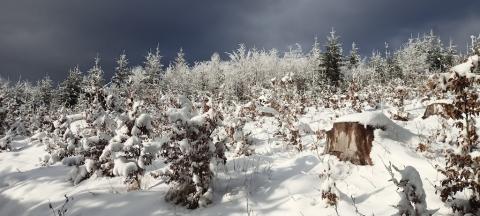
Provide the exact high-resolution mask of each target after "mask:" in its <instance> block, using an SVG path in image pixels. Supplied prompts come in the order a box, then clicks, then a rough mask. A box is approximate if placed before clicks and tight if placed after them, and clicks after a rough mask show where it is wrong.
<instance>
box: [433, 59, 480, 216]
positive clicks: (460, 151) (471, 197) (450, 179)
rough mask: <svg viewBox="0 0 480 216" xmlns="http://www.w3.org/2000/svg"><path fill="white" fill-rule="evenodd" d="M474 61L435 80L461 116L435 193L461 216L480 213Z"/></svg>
mask: <svg viewBox="0 0 480 216" xmlns="http://www.w3.org/2000/svg"><path fill="white" fill-rule="evenodd" d="M478 58H479V57H478V56H477V55H475V56H471V57H469V58H468V60H467V62H465V63H462V64H460V65H457V66H455V67H453V68H452V69H451V70H452V72H451V73H449V74H448V75H444V76H442V77H441V78H440V80H439V87H441V88H443V90H446V91H448V92H450V93H452V94H453V96H454V98H453V104H452V105H453V106H454V110H453V112H455V113H458V114H460V115H459V116H461V119H460V120H459V121H458V122H457V123H456V124H455V125H456V126H457V127H458V128H459V129H460V131H461V133H460V136H459V137H458V140H457V141H456V144H457V146H458V148H457V150H456V151H453V152H450V153H448V155H447V161H446V165H445V167H441V168H439V172H440V173H442V174H443V175H444V178H443V179H442V180H441V181H440V186H439V187H438V190H439V191H440V196H441V198H442V201H443V202H445V203H447V205H448V206H450V207H451V208H452V210H453V211H454V212H457V213H458V214H461V215H465V214H467V213H470V214H473V215H475V214H479V213H480V183H479V181H478V180H479V178H480V156H479V155H478V151H479V144H480V139H479V135H478V134H477V131H478V129H477V124H476V118H475V117H478V116H479V115H480V100H478V98H479V97H480V96H479V94H478V90H477V89H478V84H479V83H480V76H479V75H476V74H473V73H472V72H473V71H474V70H475V68H477V67H478Z"/></svg>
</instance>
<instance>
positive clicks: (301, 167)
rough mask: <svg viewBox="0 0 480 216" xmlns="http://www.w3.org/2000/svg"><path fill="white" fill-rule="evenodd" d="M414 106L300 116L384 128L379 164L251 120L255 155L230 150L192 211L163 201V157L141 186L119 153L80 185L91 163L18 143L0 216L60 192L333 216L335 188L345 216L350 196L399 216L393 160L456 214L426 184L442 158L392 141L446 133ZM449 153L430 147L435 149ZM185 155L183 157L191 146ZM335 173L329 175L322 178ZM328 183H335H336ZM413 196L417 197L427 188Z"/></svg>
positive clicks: (109, 202)
mask: <svg viewBox="0 0 480 216" xmlns="http://www.w3.org/2000/svg"><path fill="white" fill-rule="evenodd" d="M415 106H416V105H415V104H409V105H407V107H406V109H408V110H410V112H411V113H412V114H414V115H415V116H416V117H417V118H414V119H413V120H411V121H408V122H404V123H401V122H398V123H396V122H394V121H392V120H390V119H388V117H386V116H385V115H384V114H383V113H382V112H365V113H359V114H351V115H343V116H342V117H340V118H338V119H335V116H336V115H337V114H338V113H337V111H334V110H331V109H320V110H318V109H316V108H313V107H308V108H307V109H306V114H305V115H302V116H300V117H299V122H301V123H302V124H305V127H307V126H308V127H309V128H311V130H313V131H317V130H319V129H327V128H328V127H331V125H332V124H333V123H334V122H346V121H348V122H351V121H356V122H359V123H361V124H364V125H370V124H371V125H376V126H381V127H384V128H386V131H385V132H383V131H381V130H377V131H376V132H375V140H374V141H373V146H372V152H371V157H372V161H373V163H374V165H373V166H355V165H353V164H351V163H348V162H341V161H339V160H338V159H337V158H336V157H335V156H332V155H321V154H317V152H316V151H314V150H305V151H304V152H300V153H298V152H296V151H291V150H289V149H288V147H286V146H285V145H284V144H283V143H282V141H281V140H279V139H277V138H275V136H274V134H275V132H276V131H277V130H278V126H277V124H276V120H275V118H274V117H267V116H264V117H260V118H259V119H258V120H255V121H250V122H247V123H246V125H245V127H244V133H249V134H251V135H250V137H251V138H252V141H253V145H254V148H255V154H253V155H252V156H249V157H243V156H242V157H232V155H231V154H232V153H229V154H230V155H228V156H227V157H228V159H229V160H228V161H227V164H226V165H225V166H223V165H217V166H216V167H215V170H216V173H217V174H216V175H215V177H214V179H213V187H212V188H211V189H209V190H208V191H207V192H206V193H205V194H203V195H202V196H201V198H200V201H199V204H200V205H201V206H203V207H204V208H199V209H196V210H187V209H184V208H183V207H181V206H175V205H174V204H172V203H168V202H166V201H164V199H163V198H162V195H163V194H165V193H166V192H167V191H168V186H166V185H165V184H163V183H162V180H157V179H153V178H152V177H151V176H150V175H149V174H148V173H149V172H150V171H158V170H163V169H164V168H165V165H164V164H163V162H161V161H156V162H155V164H154V166H146V167H142V168H146V169H147V170H146V174H145V177H144V178H143V179H142V181H141V182H142V185H143V186H142V188H146V189H145V190H141V191H135V192H126V190H127V189H126V186H125V185H124V183H123V181H124V177H125V176H128V175H129V174H131V173H132V172H134V171H136V170H138V168H139V167H141V163H140V162H138V161H129V160H126V159H125V158H123V157H119V158H117V159H115V161H114V170H113V171H114V173H113V174H114V175H115V176H118V177H113V178H110V177H93V178H88V179H86V180H83V179H84V178H86V177H87V176H89V175H90V173H89V170H92V163H91V162H90V161H89V160H88V159H86V160H85V165H81V166H73V167H66V166H64V165H62V164H60V163H56V164H53V165H50V166H46V167H42V166H40V165H39V164H38V157H39V155H44V153H45V151H44V146H43V145H38V144H35V143H34V142H33V143H32V142H30V140H29V139H24V140H14V141H13V142H12V145H13V146H24V147H25V148H24V149H23V150H22V151H19V152H2V153H0V154H1V157H0V173H1V174H0V191H1V192H0V212H1V215H19V216H22V215H50V213H51V212H50V211H49V209H48V202H49V201H50V202H52V204H53V205H55V206H58V205H60V204H61V203H62V202H63V199H64V197H63V195H65V194H67V195H68V196H69V197H73V198H74V199H73V200H72V201H71V204H70V205H69V212H70V214H71V215H118V216H122V215H175V214H177V215H197V216H203V215H205V216H206V215H235V216H236V215H246V214H247V213H246V212H247V211H251V212H252V214H255V215H305V216H309V215H336V213H335V210H334V208H332V207H325V205H324V200H322V199H321V191H322V190H323V189H328V188H330V189H332V191H333V192H334V193H336V194H337V195H338V197H339V201H338V204H337V209H338V212H339V215H355V208H354V207H353V205H352V200H351V198H350V197H351V196H353V197H354V198H355V200H356V205H357V207H358V209H359V211H360V212H362V213H363V214H365V215H372V214H375V215H392V214H394V213H395V212H397V210H396V209H395V208H394V207H393V206H394V205H396V204H398V201H399V200H400V197H399V195H398V194H397V193H396V191H397V187H396V186H395V185H394V184H393V183H392V182H389V181H388V180H389V179H390V177H389V174H388V172H387V171H386V169H385V167H384V165H383V163H388V162H389V161H391V162H392V163H393V164H395V165H396V166H398V167H399V168H400V169H403V168H405V169H406V170H409V168H407V167H409V166H413V167H415V168H416V169H417V170H418V173H419V174H420V177H421V178H420V177H415V176H414V174H412V173H414V172H410V171H408V172H407V171H405V176H406V178H407V177H408V178H409V179H413V180H411V182H412V184H416V185H420V184H421V183H422V182H423V184H422V186H423V189H424V192H423V194H425V200H426V203H427V204H428V208H429V209H437V208H439V210H438V212H437V214H439V215H448V214H449V212H450V210H449V209H448V208H447V207H445V206H444V204H443V203H442V202H441V200H440V197H439V196H438V195H437V194H435V188H434V186H433V185H432V184H430V183H427V182H435V181H436V180H438V179H439V174H438V172H437V170H436V168H435V167H434V166H433V165H434V164H442V163H444V159H442V158H441V157H432V158H426V157H425V156H424V155H422V154H421V153H419V152H417V151H415V148H416V147H417V146H416V144H418V142H417V141H418V140H415V139H412V140H410V141H409V142H405V141H404V140H402V139H396V137H395V136H394V135H398V133H399V132H400V134H402V133H405V134H407V133H408V134H409V136H412V137H415V136H416V135H414V134H413V133H412V132H410V131H414V132H415V133H419V134H420V133H421V134H425V135H428V134H431V133H432V131H434V130H435V129H437V128H439V127H440V125H439V124H440V119H439V118H438V117H432V118H428V119H421V118H419V116H421V115H422V113H423V111H424V107H423V108H415ZM385 112H387V110H385ZM388 131H391V133H387V132H388ZM314 136H315V135H313V134H304V135H303V136H302V142H303V143H305V145H306V146H307V147H306V149H310V148H309V147H311V146H312V145H314V144H315V145H318V147H319V148H320V150H319V152H323V151H322V148H323V145H324V141H321V140H320V141H318V140H316V139H315V138H314ZM165 139H167V138H165ZM135 142H136V141H135V138H131V139H130V140H129V141H128V143H125V145H126V146H129V145H133V144H134V143H135ZM164 142H165V140H162V139H159V140H154V141H152V142H151V143H146V144H145V146H147V147H146V151H149V152H152V151H153V152H154V151H156V150H157V151H158V149H159V146H160V145H161V144H162V143H164ZM123 146H124V144H122V142H121V136H116V137H114V139H112V140H110V143H109V145H108V146H107V148H106V149H110V150H112V149H114V150H115V151H119V150H121V149H122V148H123ZM187 146H188V145H187ZM444 147H445V146H434V148H438V149H443V148H444ZM182 149H183V150H182V151H184V150H186V149H187V148H186V147H183V148H182ZM232 152H233V151H232ZM477 154H478V153H477ZM44 159H45V158H44ZM47 160H48V159H47ZM69 160H72V161H75V160H73V159H69ZM75 163H76V162H75ZM75 163H72V164H75ZM137 163H138V167H137ZM329 168H330V169H331V171H329V172H328V173H329V174H330V178H328V179H325V178H320V177H319V176H320V175H321V174H324V173H325V172H326V170H328V169H329ZM18 170H19V171H18ZM69 171H70V173H69ZM81 180H83V181H81ZM69 181H71V183H70V182H69ZM194 181H197V182H199V179H197V178H194ZM332 181H334V182H335V184H334V186H333V182H332ZM72 184H74V185H75V186H72ZM416 192H417V193H419V194H421V191H416ZM26 194H28V196H25V195H26ZM210 202H211V204H209V205H207V204H208V203H210ZM247 203H248V206H249V207H248V208H249V209H248V210H247V208H246V206H247Z"/></svg>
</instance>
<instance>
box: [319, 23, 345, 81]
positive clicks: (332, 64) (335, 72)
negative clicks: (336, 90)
mask: <svg viewBox="0 0 480 216" xmlns="http://www.w3.org/2000/svg"><path fill="white" fill-rule="evenodd" d="M327 39H328V42H327V45H325V53H323V54H322V62H321V70H322V71H323V72H324V73H325V75H326V78H327V80H328V82H329V83H330V84H331V85H333V86H336V87H338V86H339V85H340V83H341V82H342V81H343V75H342V73H341V71H340V67H341V66H342V58H343V57H342V45H341V43H340V41H339V37H338V36H337V35H336V34H335V30H333V29H332V31H331V32H330V36H329V37H327Z"/></svg>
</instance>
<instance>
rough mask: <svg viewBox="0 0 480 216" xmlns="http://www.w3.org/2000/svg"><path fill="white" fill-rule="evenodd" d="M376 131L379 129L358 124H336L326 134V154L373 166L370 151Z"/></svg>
mask: <svg viewBox="0 0 480 216" xmlns="http://www.w3.org/2000/svg"><path fill="white" fill-rule="evenodd" d="M375 129H378V127H373V126H370V125H366V127H365V126H364V125H363V124H360V123H358V122H336V123H334V124H333V128H332V129H331V130H329V131H327V132H326V134H327V143H326V146H325V149H324V153H325V154H331V155H335V156H337V157H338V159H339V160H341V161H350V162H352V163H353V164H357V165H373V162H372V159H371V158H370V151H371V150H372V141H373V138H374V134H373V131H374V130H375Z"/></svg>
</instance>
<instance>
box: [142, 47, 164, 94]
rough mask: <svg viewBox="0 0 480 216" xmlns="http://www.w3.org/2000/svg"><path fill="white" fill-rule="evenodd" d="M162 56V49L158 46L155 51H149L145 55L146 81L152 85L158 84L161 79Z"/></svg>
mask: <svg viewBox="0 0 480 216" xmlns="http://www.w3.org/2000/svg"><path fill="white" fill-rule="evenodd" d="M161 59H162V56H160V49H159V48H158V47H157V48H156V49H155V52H148V54H147V56H146V57H145V73H146V76H147V77H146V79H145V82H146V83H147V84H150V85H157V84H158V83H159V82H160V79H161V77H160V76H161V73H162V67H163V65H162V63H161Z"/></svg>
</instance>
